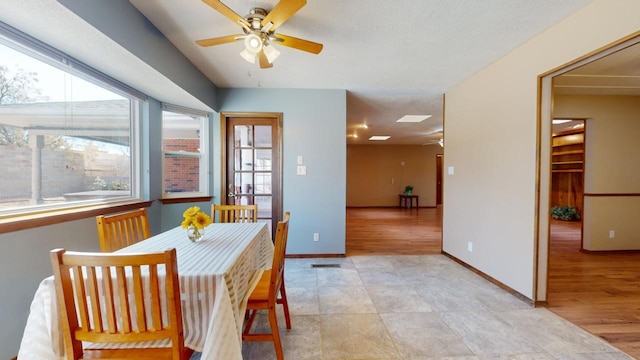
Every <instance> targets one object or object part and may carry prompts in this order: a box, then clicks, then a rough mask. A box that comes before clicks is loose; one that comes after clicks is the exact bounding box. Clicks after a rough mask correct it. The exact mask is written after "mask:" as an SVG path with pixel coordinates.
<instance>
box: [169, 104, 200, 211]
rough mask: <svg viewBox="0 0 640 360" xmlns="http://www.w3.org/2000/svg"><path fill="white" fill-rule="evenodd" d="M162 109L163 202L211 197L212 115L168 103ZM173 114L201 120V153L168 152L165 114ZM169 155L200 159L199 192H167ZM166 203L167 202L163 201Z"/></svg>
mask: <svg viewBox="0 0 640 360" xmlns="http://www.w3.org/2000/svg"><path fill="white" fill-rule="evenodd" d="M161 108H162V145H161V146H162V197H161V200H172V199H187V198H197V199H201V198H208V197H210V196H211V195H210V185H209V173H210V171H209V156H210V154H209V149H210V142H209V124H210V114H209V113H207V112H205V111H201V110H196V109H192V108H187V107H183V106H179V105H173V104H168V103H161ZM165 112H171V113H176V114H182V115H186V116H194V117H197V118H199V119H200V130H199V134H200V152H185V151H167V150H165V147H164V141H165V137H164V136H165V124H164V113H165ZM167 155H169V156H172V157H183V158H198V159H199V160H200V161H199V169H200V174H199V176H198V181H199V185H200V186H199V191H188V192H187V191H185V192H167V189H166V186H165V184H166V182H165V170H166V169H165V166H166V161H165V160H166V158H167ZM163 202H165V201H163Z"/></svg>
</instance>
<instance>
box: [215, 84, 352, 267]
mask: <svg viewBox="0 0 640 360" xmlns="http://www.w3.org/2000/svg"><path fill="white" fill-rule="evenodd" d="M218 93H219V96H220V98H219V101H218V103H219V104H220V111H221V112H277V113H282V123H283V140H284V141H283V164H282V170H283V177H282V179H283V210H284V211H290V212H291V223H290V226H289V240H288V243H287V253H288V254H344V253H345V228H346V225H345V224H346V139H345V134H346V120H347V119H346V114H347V93H346V90H307V89H218ZM214 127H216V129H215V133H216V134H218V136H214V139H219V138H220V137H219V134H220V123H219V121H218V122H217V123H216V122H214ZM215 148H216V150H215V152H214V154H213V156H214V159H220V151H221V150H220V149H219V146H216V147H215ZM298 156H302V157H303V160H304V161H303V162H304V165H305V166H306V167H307V175H304V176H303V175H297V173H296V168H297V159H298ZM220 166H221V164H220V163H217V164H216V165H215V166H214V179H216V180H215V181H214V182H215V183H216V186H217V187H216V188H215V189H214V193H215V194H221V191H220V190H221V189H220V188H219V186H220V185H219V184H220V181H218V180H217V179H220V174H221V172H220V171H221V168H220ZM314 233H319V234H320V241H317V242H314V241H313V234H314Z"/></svg>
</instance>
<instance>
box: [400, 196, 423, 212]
mask: <svg viewBox="0 0 640 360" xmlns="http://www.w3.org/2000/svg"><path fill="white" fill-rule="evenodd" d="M414 199H415V200H416V209H417V208H419V207H420V205H419V199H418V195H406V194H400V195H398V206H399V207H404V208H408V209H411V207H412V206H413V200H414Z"/></svg>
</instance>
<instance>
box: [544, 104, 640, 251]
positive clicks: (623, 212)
mask: <svg viewBox="0 0 640 360" xmlns="http://www.w3.org/2000/svg"><path fill="white" fill-rule="evenodd" d="M554 117H569V118H570V117H580V118H586V119H587V130H586V145H585V148H586V154H585V161H586V163H585V194H595V195H598V196H597V197H594V196H588V195H587V196H585V204H584V208H585V211H584V219H583V220H584V227H583V247H584V248H585V249H587V250H593V251H596V250H638V249H640V221H638V214H640V197H639V196H629V197H619V196H603V195H606V194H640V141H639V135H640V97H639V96H570V95H558V96H555V97H554ZM610 230H614V231H615V237H614V238H613V239H610V238H609V231H610Z"/></svg>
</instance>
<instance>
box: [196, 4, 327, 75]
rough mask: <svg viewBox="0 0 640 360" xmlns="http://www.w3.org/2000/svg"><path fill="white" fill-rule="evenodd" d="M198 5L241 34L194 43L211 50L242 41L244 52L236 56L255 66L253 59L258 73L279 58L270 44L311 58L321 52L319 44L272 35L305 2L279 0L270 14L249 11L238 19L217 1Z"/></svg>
mask: <svg viewBox="0 0 640 360" xmlns="http://www.w3.org/2000/svg"><path fill="white" fill-rule="evenodd" d="M202 1H203V2H204V3H205V4H207V5H209V6H211V7H212V8H213V9H215V10H216V11H218V12H219V13H221V14H222V15H224V16H226V17H227V18H229V19H230V20H231V21H233V22H235V23H237V24H238V25H240V26H241V27H242V30H243V32H244V34H238V35H228V36H221V37H216V38H210V39H203V40H198V41H196V44H198V45H200V46H213V45H220V44H226V43H230V42H234V41H238V40H243V41H244V47H245V49H244V50H243V51H242V52H241V53H240V56H242V57H243V58H244V59H245V60H247V61H248V62H250V63H252V64H255V62H256V57H257V58H258V59H259V62H260V68H261V69H266V68H270V67H273V62H274V61H275V60H276V58H277V57H278V56H279V55H280V51H278V50H277V49H276V48H275V47H273V45H274V44H278V45H284V46H288V47H291V48H294V49H298V50H302V51H306V52H310V53H312V54H319V53H320V51H322V44H319V43H316V42H313V41H309V40H303V39H298V38H295V37H293V36H287V35H283V34H276V32H275V31H276V29H277V28H278V27H280V25H282V24H284V23H285V22H286V21H287V20H289V18H291V17H292V16H293V14H295V13H296V12H297V11H298V10H300V9H301V8H302V7H303V6H305V5H306V3H307V1H306V0H280V2H279V3H277V4H276V6H274V7H273V9H271V11H267V10H265V9H262V8H252V9H251V10H250V12H249V15H247V16H245V17H242V16H240V15H238V14H237V13H236V12H234V11H233V10H231V9H230V8H229V7H228V6H226V5H225V4H223V3H222V2H221V1H220V0H202Z"/></svg>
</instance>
